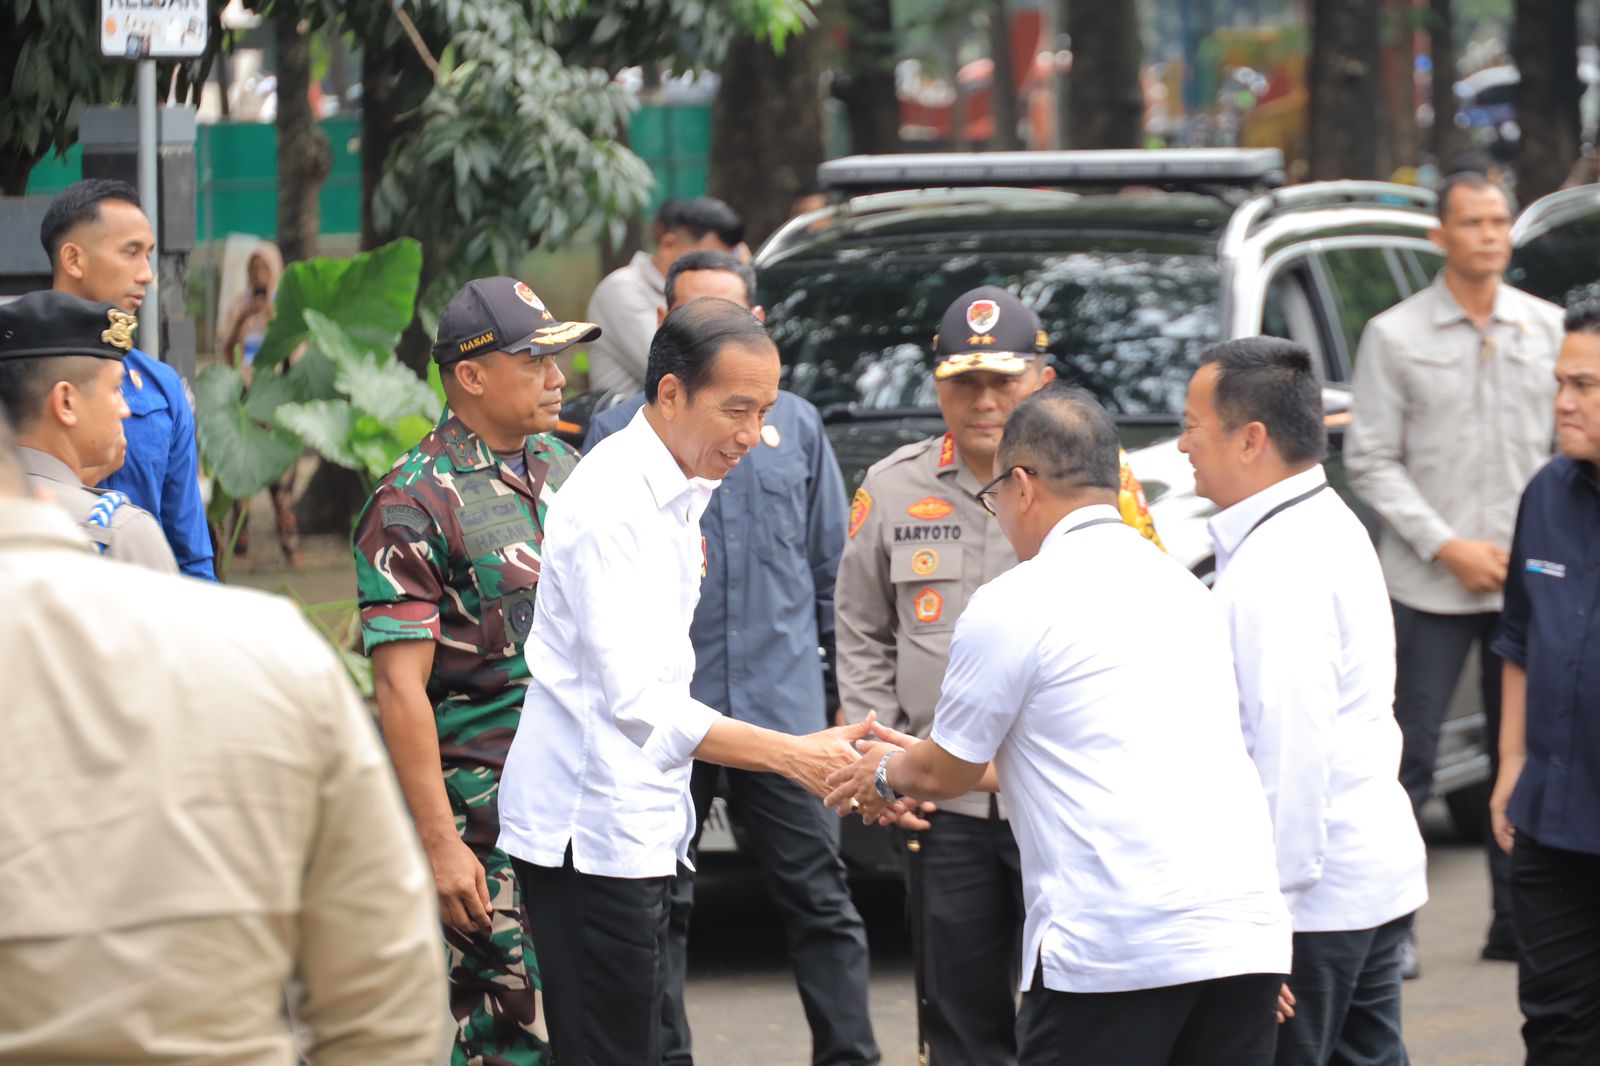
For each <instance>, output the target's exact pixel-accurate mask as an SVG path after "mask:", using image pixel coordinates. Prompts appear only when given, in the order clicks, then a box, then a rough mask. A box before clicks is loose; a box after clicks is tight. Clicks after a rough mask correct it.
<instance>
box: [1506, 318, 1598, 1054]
mask: <svg viewBox="0 0 1600 1066" xmlns="http://www.w3.org/2000/svg"><path fill="white" fill-rule="evenodd" d="M1566 330H1567V335H1566V338H1565V340H1564V341H1563V342H1562V345H1561V354H1560V356H1559V358H1558V359H1557V360H1556V382H1557V392H1556V437H1557V440H1558V441H1559V444H1560V448H1561V454H1560V455H1558V456H1556V457H1555V458H1554V459H1552V460H1550V462H1549V463H1547V464H1546V465H1545V467H1544V468H1543V469H1542V470H1540V471H1539V473H1538V474H1536V475H1535V476H1534V479H1533V481H1532V482H1531V483H1530V484H1529V485H1528V488H1527V491H1526V492H1524V493H1523V496H1522V507H1521V509H1520V510H1519V511H1518V512H1517V530H1516V535H1515V537H1514V538H1513V539H1512V542H1511V562H1510V566H1509V567H1508V568H1507V577H1506V605H1505V611H1504V613H1503V614H1502V615H1501V620H1500V632H1499V635H1498V637H1497V638H1496V640H1495V644H1494V650H1495V653H1496V654H1498V655H1500V656H1501V658H1503V659H1504V660H1505V681H1504V704H1503V707H1504V710H1503V713H1502V719H1501V725H1500V775H1499V778H1498V779H1497V780H1496V782H1495V789H1494V795H1493V797H1492V798H1491V799H1490V801H1489V813H1490V815H1491V817H1492V818H1493V820H1494V834H1495V839H1496V842H1497V843H1499V845H1500V846H1501V847H1502V848H1504V849H1505V850H1506V851H1508V852H1510V853H1511V908H1512V919H1513V923H1514V925H1515V927H1516V934H1517V946H1518V947H1519V948H1520V959H1519V962H1518V972H1517V998H1518V1000H1519V1001H1520V1004H1521V1007H1522V1015H1523V1018H1524V1022H1523V1026H1522V1039H1523V1043H1525V1044H1526V1045H1527V1049H1528V1058H1527V1062H1528V1066H1579V1064H1580V1063H1582V1064H1592V1063H1596V1062H1600V474H1597V469H1600V300H1586V301H1584V302H1582V303H1579V304H1576V305H1574V306H1573V307H1572V308H1571V309H1569V310H1568V311H1567V321H1566Z"/></svg>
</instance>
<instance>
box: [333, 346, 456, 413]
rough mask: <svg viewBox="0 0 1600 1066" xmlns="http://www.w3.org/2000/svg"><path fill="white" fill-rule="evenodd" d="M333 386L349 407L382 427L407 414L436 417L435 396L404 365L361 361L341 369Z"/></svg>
mask: <svg viewBox="0 0 1600 1066" xmlns="http://www.w3.org/2000/svg"><path fill="white" fill-rule="evenodd" d="M335 384H336V387H337V388H338V390H339V391H340V392H341V393H343V394H344V395H346V396H348V397H349V398H350V402H351V404H353V405H354V406H355V407H356V408H358V409H359V410H361V411H363V412H365V413H366V414H369V415H371V416H372V417H373V418H375V419H377V420H378V421H379V422H381V423H383V424H384V425H392V424H393V423H396V422H398V421H399V420H400V419H402V418H404V417H406V416H407V415H420V416H422V417H424V418H427V419H430V420H433V419H437V418H438V417H439V409H440V404H439V399H438V397H436V396H435V395H434V394H433V390H432V389H430V388H428V383H427V382H425V381H423V380H422V379H421V378H419V377H417V375H416V374H414V373H413V372H412V371H411V368H410V367H408V366H406V365H405V364H404V363H400V362H397V361H390V362H388V363H382V364H379V363H376V362H374V361H372V360H371V359H364V360H362V361H361V362H359V363H356V364H353V365H350V366H345V367H341V368H340V370H339V376H338V378H337V379H336V381H335Z"/></svg>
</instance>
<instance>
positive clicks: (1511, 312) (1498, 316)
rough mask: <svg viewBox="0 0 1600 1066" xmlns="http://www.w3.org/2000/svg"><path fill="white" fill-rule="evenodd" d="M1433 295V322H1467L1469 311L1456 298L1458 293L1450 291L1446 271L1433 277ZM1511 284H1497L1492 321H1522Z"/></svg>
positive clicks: (1453, 323)
mask: <svg viewBox="0 0 1600 1066" xmlns="http://www.w3.org/2000/svg"><path fill="white" fill-rule="evenodd" d="M1433 295H1434V301H1435V304H1436V306H1435V307H1434V310H1433V324H1434V325H1435V326H1453V325H1455V324H1456V323H1457V322H1467V321H1470V319H1469V318H1468V317H1467V312H1466V310H1465V309H1463V308H1462V306H1461V301H1460V300H1457V299H1456V294H1455V293H1453V292H1451V291H1450V286H1449V285H1447V284H1445V280H1444V271H1442V270H1441V271H1439V273H1438V274H1436V275H1434V279H1433ZM1511 300H1512V296H1511V286H1509V285H1507V284H1506V283H1505V282H1504V281H1502V282H1501V283H1500V284H1499V285H1497V286H1495V290H1494V309H1493V310H1492V311H1490V312H1489V320H1490V321H1491V322H1499V323H1501V324H1503V325H1509V326H1515V325H1520V324H1521V323H1522V318H1521V316H1519V315H1518V314H1517V312H1516V310H1515V309H1514V308H1512V306H1511Z"/></svg>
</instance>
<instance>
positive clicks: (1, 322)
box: [0, 291, 178, 574]
mask: <svg viewBox="0 0 1600 1066" xmlns="http://www.w3.org/2000/svg"><path fill="white" fill-rule="evenodd" d="M137 326H138V322H137V320H136V319H135V318H134V316H133V315H130V314H128V313H127V312H125V311H121V310H119V309H118V308H117V306H116V305H115V304H111V303H92V302H90V301H88V300H85V299H82V298H81V297H77V296H73V295H71V294H69V293H64V292H51V291H45V292H33V293H29V294H28V295H26V296H22V297H19V298H18V299H16V300H12V301H11V302H10V303H7V304H5V305H3V306H0V406H3V407H5V408H6V410H7V412H8V413H9V414H10V416H11V420H12V422H13V423H14V424H15V425H16V428H17V439H18V442H19V443H20V444H21V445H22V449H21V451H22V463H23V467H24V469H25V470H26V471H27V474H28V482H29V484H30V485H31V486H32V488H33V489H34V491H36V492H43V493H44V494H45V495H46V496H48V497H50V498H51V499H52V500H54V501H55V502H56V503H57V504H59V505H60V506H61V508H62V510H64V511H66V512H67V514H68V515H69V516H70V517H71V518H72V520H73V521H74V522H76V523H77V524H78V527H79V528H80V529H82V530H83V532H84V534H85V535H86V536H87V537H88V538H89V542H90V543H91V544H92V545H93V546H94V548H95V550H96V551H98V552H100V553H101V554H102V555H105V556H106V557H108V558H111V559H120V560H122V561H124V562H130V563H137V564H139V565H141V566H147V567H149V568H151V569H153V570H160V571H163V572H166V573H172V574H175V573H177V572H178V563H177V560H176V559H174V558H173V556H172V548H171V547H169V546H168V544H167V538H166V536H165V534H163V533H162V532H161V525H160V523H158V522H157V521H156V520H155V518H154V517H153V516H151V515H150V514H149V513H148V512H146V511H144V510H141V509H140V508H138V507H136V506H134V505H133V504H132V503H130V502H129V501H128V497H127V496H125V495H123V494H122V493H120V492H113V491H110V490H107V489H97V488H92V487H90V486H89V485H86V484H85V483H84V480H83V479H84V474H85V472H86V471H89V470H99V471H102V472H104V471H105V470H108V469H109V470H115V469H117V468H118V467H120V466H121V465H122V461H123V455H124V452H125V450H126V448H127V441H126V438H125V437H124V436H123V432H122V423H123V420H124V419H126V418H127V417H128V404H127V402H126V401H125V400H124V399H123V396H122V383H123V379H124V376H125V370H124V368H123V365H122V360H123V357H124V356H126V355H127V354H128V352H129V351H131V350H132V348H133V332H134V330H135V329H136V328H137Z"/></svg>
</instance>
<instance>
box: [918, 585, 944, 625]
mask: <svg viewBox="0 0 1600 1066" xmlns="http://www.w3.org/2000/svg"><path fill="white" fill-rule="evenodd" d="M911 606H912V608H913V609H915V610H916V612H917V621H919V622H922V623H928V622H937V621H938V620H939V616H940V615H942V614H944V597H943V596H941V595H939V594H938V593H937V592H935V591H933V590H932V589H923V590H922V591H921V592H919V593H917V598H916V599H915V600H912V601H911Z"/></svg>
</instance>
